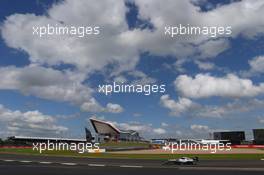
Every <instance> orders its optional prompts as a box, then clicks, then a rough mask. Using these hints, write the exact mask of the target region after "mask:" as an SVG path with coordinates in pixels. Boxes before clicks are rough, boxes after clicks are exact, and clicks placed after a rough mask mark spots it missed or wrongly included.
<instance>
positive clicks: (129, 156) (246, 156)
mask: <svg viewBox="0 0 264 175" xmlns="http://www.w3.org/2000/svg"><path fill="white" fill-rule="evenodd" d="M1 153H14V154H30V155H48V156H72V157H84V158H85V157H87V158H88V157H89V158H127V159H159V160H167V159H171V158H178V157H182V156H187V157H194V156H198V157H199V159H201V160H220V159H222V160H229V159H231V160H232V159H246V160H259V159H261V158H263V157H264V155H263V154H118V153H84V154H80V153H77V152H72V151H44V152H43V153H42V154H40V153H39V152H37V151H33V150H32V149H30V148H24V149H18V148H0V154H1Z"/></svg>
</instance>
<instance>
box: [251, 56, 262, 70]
mask: <svg viewBox="0 0 264 175" xmlns="http://www.w3.org/2000/svg"><path fill="white" fill-rule="evenodd" d="M249 65H250V67H251V71H252V72H259V73H263V72H264V56H257V57H255V58H253V59H252V60H250V61H249Z"/></svg>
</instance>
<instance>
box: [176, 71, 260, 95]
mask: <svg viewBox="0 0 264 175" xmlns="http://www.w3.org/2000/svg"><path fill="white" fill-rule="evenodd" d="M174 85H175V88H176V90H177V91H178V92H179V93H180V94H181V95H183V96H184V97H189V98H207V97H212V96H220V97H254V96H257V95H260V94H262V93H264V84H263V83H260V84H259V85H254V84H253V82H252V81H251V80H250V79H243V78H239V77H238V76H236V75H234V74H228V75H226V76H225V77H214V76H211V75H209V74H197V75H196V76H195V77H194V78H192V77H189V76H188V75H180V76H178V77H177V78H176V80H175V81H174Z"/></svg>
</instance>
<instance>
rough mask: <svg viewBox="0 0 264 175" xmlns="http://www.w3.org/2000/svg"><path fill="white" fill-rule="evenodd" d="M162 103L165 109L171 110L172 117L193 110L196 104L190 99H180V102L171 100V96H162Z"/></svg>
mask: <svg viewBox="0 0 264 175" xmlns="http://www.w3.org/2000/svg"><path fill="white" fill-rule="evenodd" d="M160 103H161V105H162V106H163V107H165V108H168V109H169V110H170V115H173V116H179V115H180V114H182V113H184V112H187V111H188V110H189V109H190V108H193V107H194V106H196V105H195V103H193V102H192V101H191V100H190V99H188V98H182V97H179V99H178V101H177V102H176V101H174V100H172V99H170V96H169V95H167V94H166V95H162V96H161V97H160Z"/></svg>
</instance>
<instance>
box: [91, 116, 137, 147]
mask: <svg viewBox="0 0 264 175" xmlns="http://www.w3.org/2000/svg"><path fill="white" fill-rule="evenodd" d="M90 121H91V123H92V126H93V128H94V130H95V132H96V134H97V139H96V140H97V141H99V142H103V141H109V140H122V141H141V140H142V138H141V137H140V136H139V133H138V132H136V131H133V130H120V129H118V128H117V127H115V126H114V125H113V124H112V123H110V122H106V121H102V120H98V119H94V118H90Z"/></svg>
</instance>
